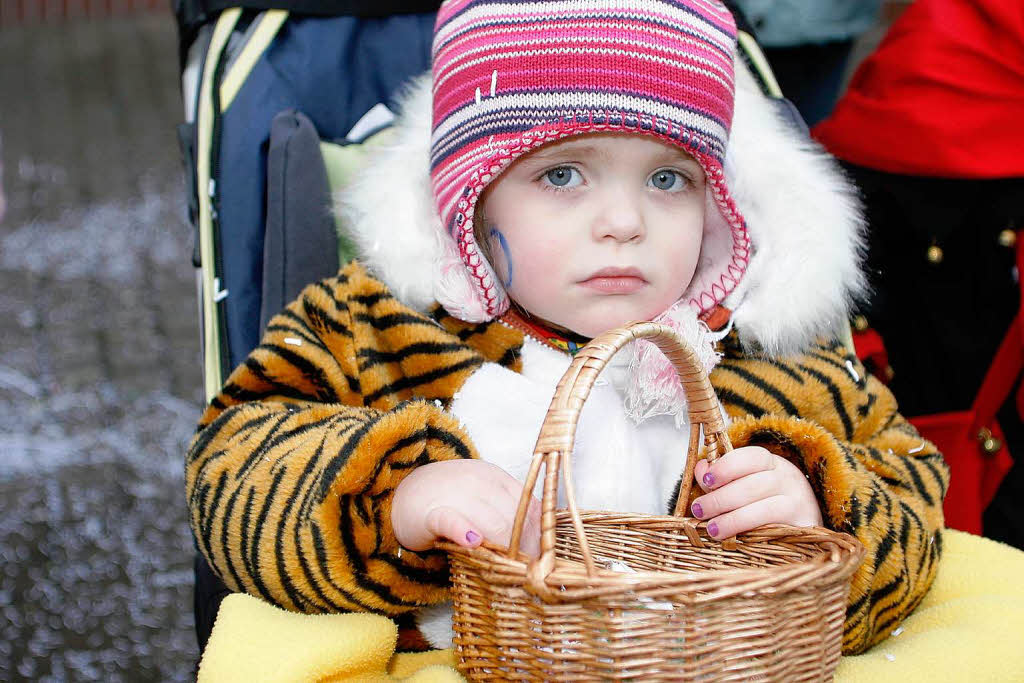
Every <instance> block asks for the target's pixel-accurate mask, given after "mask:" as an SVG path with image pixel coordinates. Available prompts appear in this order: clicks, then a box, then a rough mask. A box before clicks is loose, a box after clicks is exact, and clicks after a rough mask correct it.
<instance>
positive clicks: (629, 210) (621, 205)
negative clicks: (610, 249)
mask: <svg viewBox="0 0 1024 683" xmlns="http://www.w3.org/2000/svg"><path fill="white" fill-rule="evenodd" d="M606 199H607V201H605V202H603V206H602V207H601V209H600V212H599V213H598V215H597V217H596V219H595V221H594V237H595V238H596V239H598V240H605V239H612V240H615V241H616V242H634V241H639V240H641V239H643V236H644V234H645V228H644V217H643V211H642V210H641V207H640V204H639V202H638V201H637V200H636V198H634V197H632V196H630V195H629V194H628V193H625V192H617V193H609V194H608V196H607V197H606Z"/></svg>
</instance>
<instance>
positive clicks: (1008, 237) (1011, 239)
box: [999, 228, 1017, 247]
mask: <svg viewBox="0 0 1024 683" xmlns="http://www.w3.org/2000/svg"><path fill="white" fill-rule="evenodd" d="M999 244H1000V245H1002V246H1004V247H1012V246H1013V245H1015V244H1017V231H1016V230H1011V229H1010V228H1006V229H1005V230H1001V231H1000V232H999Z"/></svg>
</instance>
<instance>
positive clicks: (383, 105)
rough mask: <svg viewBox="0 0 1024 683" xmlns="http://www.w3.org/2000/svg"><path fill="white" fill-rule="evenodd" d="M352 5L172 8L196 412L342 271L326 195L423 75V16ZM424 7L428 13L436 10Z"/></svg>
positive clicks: (750, 51)
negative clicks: (315, 290) (188, 228)
mask: <svg viewBox="0 0 1024 683" xmlns="http://www.w3.org/2000/svg"><path fill="white" fill-rule="evenodd" d="M270 4H274V3H270ZM289 4H291V5H293V6H292V7H285V5H289ZM349 4H358V3H346V2H344V1H343V0H338V1H337V2H321V3H319V4H318V3H317V2H315V1H314V2H304V1H302V0H293V1H292V2H291V3H289V2H288V0H283V2H281V3H280V7H278V6H277V5H275V8H269V9H268V8H266V7H265V6H263V5H260V3H259V2H256V3H254V6H253V7H237V6H230V7H229V6H220V5H218V6H207V7H205V8H204V7H198V8H197V7H194V6H191V5H188V4H187V2H185V1H184V0H183V3H182V5H180V6H179V7H178V19H179V26H180V28H181V36H182V64H183V85H184V87H183V91H184V96H185V102H186V111H187V121H186V123H184V124H182V126H181V127H180V129H179V140H180V142H181V145H182V149H183V152H184V157H185V162H186V175H187V180H188V199H189V213H190V218H191V220H192V224H193V226H194V229H195V245H196V246H195V251H194V254H193V265H194V266H195V267H196V268H197V269H198V270H197V274H198V298H199V310H200V321H201V328H202V348H203V363H204V381H205V389H206V396H207V399H210V398H212V397H213V396H214V395H215V394H216V393H217V391H218V389H219V388H220V386H221V385H222V383H223V382H224V380H225V379H226V378H227V375H228V374H229V373H230V371H231V370H232V368H234V367H235V365H237V364H238V363H239V362H241V361H242V360H243V359H244V358H245V357H246V356H247V354H248V353H249V352H250V351H251V350H252V349H253V348H254V347H255V346H256V345H257V343H258V342H259V338H260V335H261V333H262V330H263V328H264V327H265V326H266V324H267V322H268V320H269V319H270V317H271V316H273V315H274V314H276V313H277V312H278V311H279V310H281V309H282V308H283V307H284V306H285V304H287V303H288V302H289V301H291V300H292V299H293V298H295V297H296V296H297V295H298V293H299V292H300V290H301V289H302V287H303V286H304V285H306V284H308V283H310V282H313V281H316V280H318V279H321V278H325V277H329V276H331V275H334V274H335V273H336V272H337V270H338V268H339V266H340V265H343V264H345V263H346V262H347V261H349V260H350V259H351V258H352V257H353V255H354V251H353V248H352V244H351V242H350V241H349V240H348V238H347V237H346V231H345V226H344V225H341V224H338V222H337V221H336V219H335V218H334V216H333V215H332V212H331V210H330V205H331V199H330V197H331V194H332V192H333V191H334V190H336V189H337V188H339V187H341V186H343V185H344V184H345V182H346V179H347V178H349V177H351V174H352V173H353V172H354V171H355V170H356V169H358V167H359V163H360V160H361V159H362V157H363V156H364V155H365V154H366V152H367V150H368V149H369V148H371V147H372V146H374V145H377V144H380V143H381V142H383V141H386V140H387V138H388V135H389V129H388V125H389V124H390V123H391V121H392V119H393V115H392V113H391V112H392V110H393V109H394V102H395V98H396V97H397V96H398V95H400V93H401V88H402V85H403V83H405V81H406V80H407V79H408V78H409V77H411V76H414V75H416V74H419V73H421V72H424V71H426V70H427V69H428V68H429V66H430V43H431V37H432V31H433V13H432V12H430V11H420V12H419V13H415V12H414V13H407V14H397V12H399V11H409V10H410V9H419V10H423V8H422V7H420V8H416V7H415V5H416V4H417V3H415V2H406V3H404V7H399V5H402V3H401V2H398V1H397V0H396V1H395V2H388V3H383V2H380V3H377V12H376V14H378V15H379V14H393V16H387V17H379V18H365V17H363V18H360V17H355V16H346V15H345V11H344V10H345V8H344V7H343V6H346V5H349ZM419 4H420V5H422V4H423V3H422V2H420V3H419ZM426 4H428V5H432V7H430V8H429V9H431V10H433V9H436V5H437V4H438V3H436V2H428V3H426ZM726 4H727V5H728V4H730V3H728V2H727V3H726ZM214 5H216V3H214ZM314 5H316V7H314ZM732 9H733V13H734V14H735V15H736V17H737V24H738V25H739V27H740V29H741V30H740V35H739V52H740V55H741V57H742V58H743V59H744V61H745V62H746V63H747V66H748V67H749V70H750V71H751V72H752V74H754V77H755V79H756V80H757V82H758V85H759V86H760V88H761V90H762V92H763V93H764V95H765V96H766V97H768V98H770V99H771V101H772V102H774V103H775V104H776V105H777V107H778V109H779V110H780V112H782V114H783V115H784V117H785V118H787V119H789V120H790V121H792V123H793V125H794V126H797V127H799V128H801V129H802V130H804V131H806V126H805V125H804V124H803V121H802V120H801V119H800V116H799V114H798V113H797V112H796V109H795V108H794V107H793V106H792V105H791V104H790V103H789V102H788V101H787V100H785V99H783V98H782V95H781V92H780V90H779V87H778V84H777V83H776V81H775V79H774V77H773V76H772V73H771V69H770V67H769V66H768V62H767V60H766V59H765V58H764V55H763V54H762V52H761V50H760V48H759V47H758V44H757V42H756V39H755V38H754V35H753V32H752V30H751V29H750V27H749V25H748V24H747V23H746V22H745V19H744V18H743V16H742V14H741V13H740V12H739V11H738V10H736V9H735V8H734V7H733V8H732ZM293 12H294V13H293ZM313 46H315V49H312V47H313ZM353 55H356V57H353ZM851 348H852V344H851ZM195 576H196V584H195V586H196V589H195V603H194V608H195V616H196V631H197V636H198V640H199V644H200V649H201V650H202V649H203V648H204V647H205V645H206V641H207V639H208V637H209V634H210V631H211V629H212V627H213V622H214V619H215V617H216V614H217V610H218V607H219V605H220V603H221V601H222V600H223V598H224V597H225V596H226V595H227V594H228V593H229V592H230V590H229V589H228V588H227V587H226V586H225V585H224V583H223V582H222V581H221V580H220V578H219V577H217V576H216V574H214V572H213V571H212V570H211V568H210V567H209V565H208V564H207V562H206V561H205V559H204V558H203V557H202V556H201V555H200V554H199V553H198V552H197V553H196V560H195ZM400 626H401V624H400Z"/></svg>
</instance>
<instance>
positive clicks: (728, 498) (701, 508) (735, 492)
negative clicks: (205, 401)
mask: <svg viewBox="0 0 1024 683" xmlns="http://www.w3.org/2000/svg"><path fill="white" fill-rule="evenodd" d="M780 493H782V491H781V490H780V489H779V482H778V478H777V477H775V476H774V473H772V472H765V471H761V472H754V473H753V474H750V475H747V476H745V477H741V478H739V479H737V480H736V481H732V482H729V483H728V484H726V485H724V486H722V487H721V488H718V489H715V490H713V491H711V492H709V493H707V494H705V495H703V496H700V497H699V498H697V499H695V500H694V501H693V503H691V504H690V510H691V511H692V512H693V516H694V517H697V518H698V519H710V518H712V517H717V516H718V515H721V514H724V513H726V512H729V511H731V510H737V509H739V508H741V507H743V506H745V505H750V504H751V503H753V502H755V501H758V500H761V499H763V498H770V497H772V496H776V495H779V494H780Z"/></svg>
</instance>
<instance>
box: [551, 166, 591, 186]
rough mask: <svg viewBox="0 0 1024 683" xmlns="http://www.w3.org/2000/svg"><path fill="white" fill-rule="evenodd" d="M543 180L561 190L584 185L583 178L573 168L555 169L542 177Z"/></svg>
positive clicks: (560, 167) (562, 167) (561, 167)
mask: <svg viewBox="0 0 1024 683" xmlns="http://www.w3.org/2000/svg"><path fill="white" fill-rule="evenodd" d="M542 179H543V180H544V181H546V182H547V184H548V185H551V186H552V187H557V188H559V189H562V188H567V187H576V186H577V185H581V184H582V183H583V176H581V175H580V172H579V171H577V170H576V169H575V168H573V167H572V166H559V167H557V168H553V169H551V170H550V171H546V172H545V173H544V175H543V176H542Z"/></svg>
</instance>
